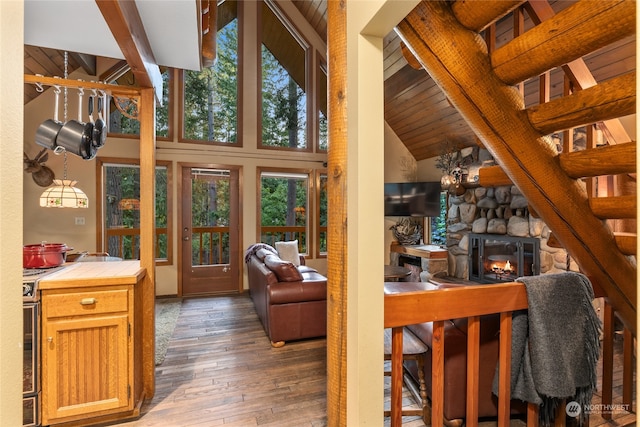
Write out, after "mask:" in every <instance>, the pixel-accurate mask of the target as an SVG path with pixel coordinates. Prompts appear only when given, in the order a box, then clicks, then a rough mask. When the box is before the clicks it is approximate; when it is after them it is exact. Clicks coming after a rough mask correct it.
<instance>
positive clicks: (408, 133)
mask: <svg viewBox="0 0 640 427" xmlns="http://www.w3.org/2000/svg"><path fill="white" fill-rule="evenodd" d="M549 3H550V4H551V6H552V7H553V9H554V11H555V12H556V13H557V12H559V11H560V10H563V9H565V8H566V7H568V6H570V5H571V4H573V3H575V0H562V1H550V2H549ZM293 4H294V5H295V6H296V8H297V9H298V10H299V11H300V13H301V14H302V15H303V16H304V18H305V19H306V20H307V21H308V22H309V23H310V24H311V25H312V26H313V28H315V30H316V31H317V33H318V34H319V35H320V37H322V38H323V39H324V40H326V37H327V8H326V0H294V1H293ZM522 19H523V21H522V22H521V25H523V26H524V29H525V30H526V29H528V28H530V27H532V25H533V24H532V22H531V20H530V19H529V17H528V16H526V14H525V15H524V16H523V17H522ZM495 31H496V34H497V38H496V39H497V40H498V41H497V42H496V46H495V47H499V46H500V45H502V44H504V43H506V42H508V41H509V40H511V39H512V38H513V33H514V18H513V17H512V16H511V15H507V16H506V17H505V18H503V19H502V20H501V21H499V22H498V24H497V25H496V27H495ZM62 58H63V54H62V52H61V51H59V50H54V49H46V48H40V47H35V46H25V58H24V59H25V73H27V74H43V75H46V76H62V75H63V59H62ZM583 59H584V61H585V63H586V64H587V66H588V68H589V70H590V72H591V74H592V75H593V77H594V79H595V80H596V82H602V81H605V80H608V79H610V78H613V77H616V76H618V75H621V74H624V73H627V72H629V71H633V70H635V66H636V40H635V35H634V36H632V37H628V38H626V39H624V40H621V41H619V42H617V43H615V44H613V45H611V46H608V47H606V48H603V49H601V50H599V51H597V52H594V53H592V54H590V55H588V56H587V57H585V58H583ZM69 62H70V68H71V69H72V70H73V69H77V68H79V67H82V68H83V69H84V70H85V71H86V72H87V73H89V74H91V73H92V72H95V58H91V57H90V56H87V55H79V54H71V55H70V60H69ZM159 65H163V64H159ZM92 67H93V68H92ZM384 79H385V88H384V89H385V96H384V98H385V119H386V121H387V123H388V124H389V125H390V127H391V128H392V129H393V130H394V131H395V133H396V134H397V135H398V137H399V139H400V140H401V141H402V142H403V143H404V144H405V145H406V146H407V148H408V149H409V151H410V152H411V153H412V154H413V156H414V157H415V158H416V159H417V160H422V159H427V158H430V157H435V156H438V155H439V154H441V153H442V152H443V150H444V147H445V144H446V143H449V145H453V146H457V147H460V148H462V147H467V146H473V145H475V144H477V143H478V141H477V139H476V137H475V135H474V134H473V132H472V131H471V129H470V128H469V126H468V125H467V123H466V122H465V121H464V120H463V119H462V117H461V116H460V114H458V112H457V111H456V109H455V108H453V107H452V106H451V104H450V103H449V102H448V100H447V99H446V97H445V96H444V95H443V93H442V91H441V90H440V88H438V87H437V85H436V84H435V83H434V82H433V80H432V79H431V77H430V76H429V75H428V73H427V72H426V71H424V70H422V69H418V70H417V69H414V68H412V67H411V65H409V63H408V62H407V60H406V59H405V57H404V56H403V53H402V49H401V44H400V39H399V38H398V36H397V35H396V33H395V32H391V33H389V34H388V35H387V36H386V37H385V39H384ZM550 86H551V98H552V99H553V98H555V97H559V96H561V95H562V92H563V90H564V87H565V83H564V78H563V73H562V72H560V70H559V69H558V72H552V73H551V81H550ZM524 90H525V94H526V96H525V101H526V103H527V106H529V105H533V104H536V103H537V100H538V81H537V79H532V80H531V81H528V82H525V86H524ZM36 95H37V93H36V92H35V88H34V87H33V86H32V85H25V99H24V102H25V104H26V103H27V102H29V101H30V100H31V99H33V97H35V96H36Z"/></svg>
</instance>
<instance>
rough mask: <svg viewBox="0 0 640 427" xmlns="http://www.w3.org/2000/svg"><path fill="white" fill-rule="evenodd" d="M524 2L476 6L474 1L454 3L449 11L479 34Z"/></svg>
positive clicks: (502, 2) (524, 0) (498, 2)
mask: <svg viewBox="0 0 640 427" xmlns="http://www.w3.org/2000/svg"><path fill="white" fill-rule="evenodd" d="M525 2H526V0H508V1H505V0H497V1H496V0H492V1H483V2H482V5H478V3H477V2H474V1H456V2H454V3H453V4H452V5H451V10H452V11H453V14H454V15H455V17H456V18H457V19H458V21H459V22H460V23H461V24H462V25H464V26H465V27H467V28H468V29H470V30H472V31H475V32H476V33H479V32H480V31H482V30H484V29H485V28H486V27H488V26H489V25H491V24H492V23H494V22H496V21H497V20H499V19H500V18H502V17H503V16H505V15H506V14H507V13H509V12H511V11H512V10H514V9H515V8H517V7H518V6H520V5H521V4H523V3H525Z"/></svg>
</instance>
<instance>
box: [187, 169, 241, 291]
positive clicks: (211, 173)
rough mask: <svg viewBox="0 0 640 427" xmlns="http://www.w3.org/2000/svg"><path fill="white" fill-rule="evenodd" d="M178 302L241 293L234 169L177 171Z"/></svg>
mask: <svg viewBox="0 0 640 427" xmlns="http://www.w3.org/2000/svg"><path fill="white" fill-rule="evenodd" d="M181 173H182V179H181V191H180V194H181V195H182V200H181V202H180V206H181V215H180V218H181V226H180V230H181V239H182V241H181V251H180V253H181V262H180V266H181V267H180V268H181V272H180V276H181V279H182V280H181V283H180V294H181V295H182V296H196V295H212V294H227V293H236V292H240V290H241V286H240V285H241V280H240V271H241V269H240V260H241V254H240V250H239V242H240V226H239V218H240V217H239V201H240V184H239V169H238V168H231V167H212V166H206V167H196V166H182V169H181Z"/></svg>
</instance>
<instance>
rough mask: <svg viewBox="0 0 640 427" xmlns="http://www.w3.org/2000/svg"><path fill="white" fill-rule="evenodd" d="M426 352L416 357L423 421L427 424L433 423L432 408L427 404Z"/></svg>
mask: <svg viewBox="0 0 640 427" xmlns="http://www.w3.org/2000/svg"><path fill="white" fill-rule="evenodd" d="M424 357H425V355H424V354H421V355H419V356H418V357H417V358H416V362H417V364H418V380H419V382H420V399H421V400H422V402H420V403H421V404H422V421H424V423H425V424H427V425H428V424H431V408H430V407H429V405H428V404H427V386H426V384H425V381H424Z"/></svg>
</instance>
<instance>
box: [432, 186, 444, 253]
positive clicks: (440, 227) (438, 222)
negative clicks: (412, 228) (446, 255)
mask: <svg viewBox="0 0 640 427" xmlns="http://www.w3.org/2000/svg"><path fill="white" fill-rule="evenodd" d="M429 221H430V222H429V227H430V234H431V240H430V243H431V244H432V245H445V244H446V243H447V192H446V191H442V192H440V215H438V216H437V217H431V218H429Z"/></svg>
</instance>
